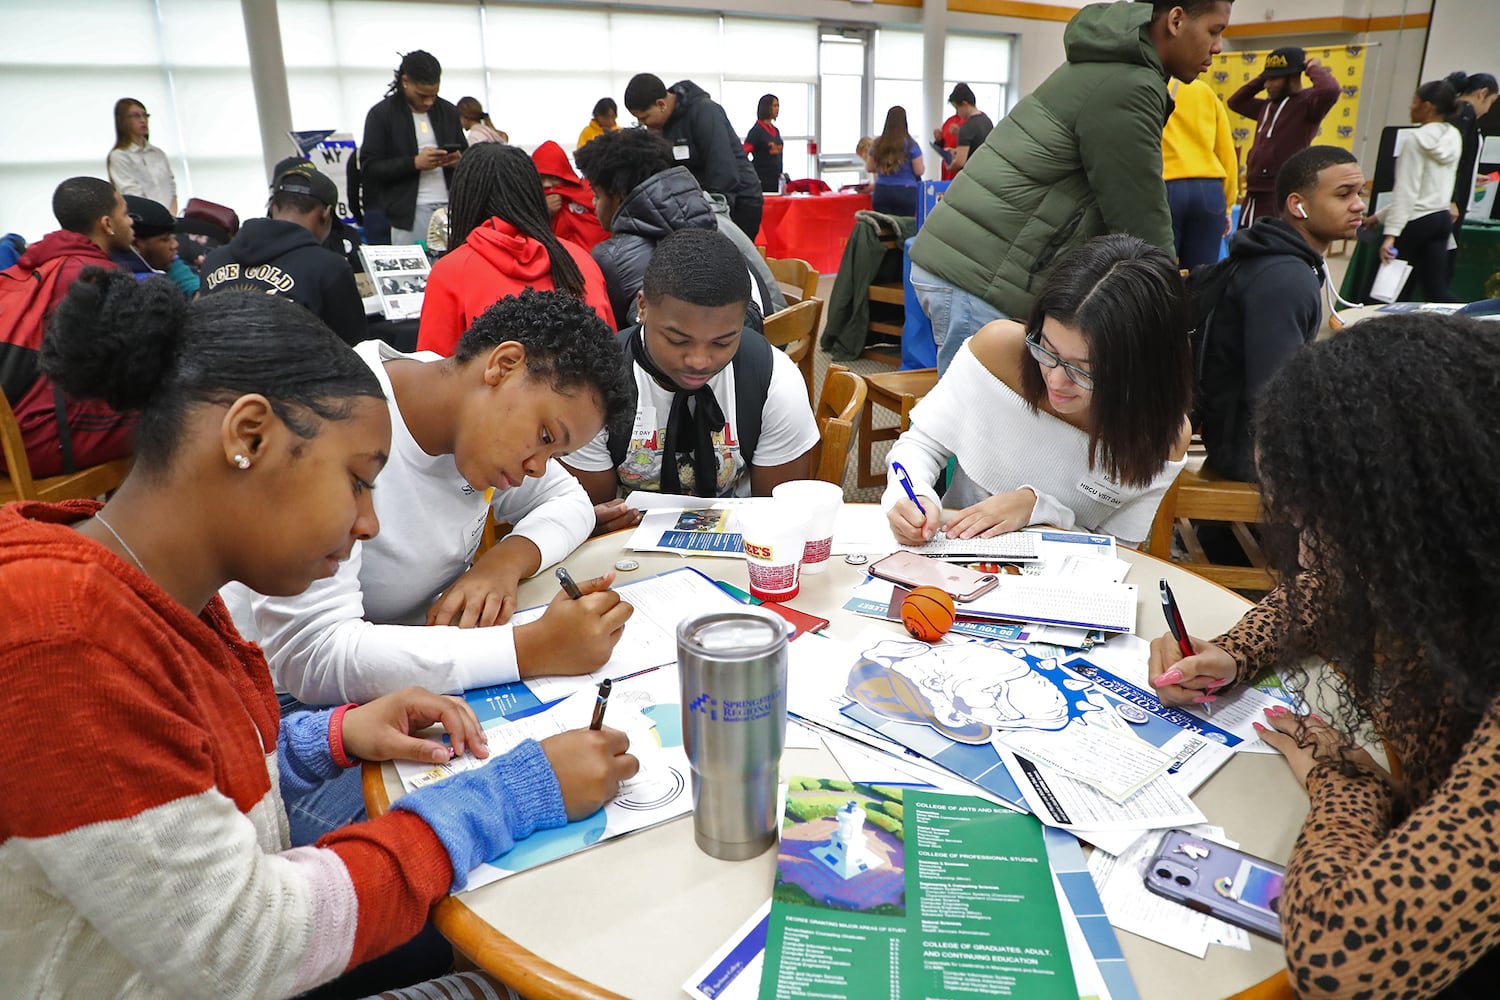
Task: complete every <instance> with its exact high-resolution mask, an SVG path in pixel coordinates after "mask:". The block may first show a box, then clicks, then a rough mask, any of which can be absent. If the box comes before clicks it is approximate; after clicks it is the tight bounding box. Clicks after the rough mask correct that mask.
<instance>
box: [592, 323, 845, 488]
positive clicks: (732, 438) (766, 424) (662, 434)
mask: <svg viewBox="0 0 1500 1000" xmlns="http://www.w3.org/2000/svg"><path fill="white" fill-rule="evenodd" d="M771 353H772V355H773V357H772V359H771V384H770V385H769V386H768V387H767V389H766V404H765V407H764V408H763V409H762V411H761V418H760V439H759V440H758V441H757V442H756V445H755V464H756V465H758V466H761V467H767V466H775V465H781V464H783V463H786V462H790V461H791V460H792V459H794V458H797V457H798V456H800V455H802V454H803V453H804V452H806V451H807V450H808V449H809V448H811V447H812V446H813V444H814V443H816V442H817V440H818V425H817V423H816V421H814V420H813V414H812V408H811V407H810V406H808V405H807V384H806V383H805V382H803V381H802V375H801V373H800V372H798V371H797V366H796V365H794V364H793V363H792V362H791V359H789V358H788V357H787V356H786V355H785V354H784V353H782V352H781V351H772V352H771ZM633 372H634V375H635V388H636V395H637V402H636V407H635V420H634V422H633V424H632V426H631V429H630V445H629V447H627V448H626V450H625V458H624V460H623V461H622V462H621V463H620V465H619V467H618V469H617V471H618V473H619V476H620V482H621V483H622V484H623V485H624V486H625V487H626V488H627V490H631V491H633V490H645V491H647V492H648V493H660V492H661V463H662V449H663V447H664V446H665V444H666V440H667V417H668V416H670V415H671V413H672V397H673V393H670V392H668V391H667V390H665V389H663V388H662V387H661V386H659V385H657V384H656V380H655V379H653V378H652V377H651V376H650V375H648V374H646V372H645V371H644V370H643V369H642V368H641V367H640V366H639V365H636V366H634V368H633ZM708 385H709V388H711V389H712V390H713V394H714V398H715V399H716V400H718V401H719V409H721V410H722V411H723V412H724V427H723V428H722V429H721V430H717V431H715V432H714V434H713V440H714V450H715V452H716V455H715V458H716V464H717V466H718V470H719V476H718V482H717V483H716V484H715V486H714V490H713V495H714V496H716V497H747V496H749V495H750V477H749V476H748V475H747V474H746V462H745V459H744V456H742V455H741V454H740V437H739V433H738V431H737V429H736V428H735V419H736V409H735V394H734V389H735V386H734V366H733V365H729V366H726V367H725V368H724V370H723V371H721V372H719V374H717V375H715V376H714V377H713V378H712V379H710V380H709V382H708ZM679 434H680V436H681V443H682V444H684V445H691V444H692V443H693V442H694V441H695V440H696V437H695V434H694V426H693V424H691V423H688V424H686V425H685V426H684V427H683V428H682V429H681V430H680V431H679ZM563 461H564V462H565V463H566V464H568V465H570V466H572V467H573V468H575V469H578V470H580V471H582V472H607V471H608V470H609V469H611V468H613V467H614V465H613V463H612V462H611V461H610V458H609V434H608V432H607V431H600V432H599V435H598V436H597V437H595V438H594V440H592V441H590V442H589V443H588V444H586V445H584V446H583V447H582V448H579V449H578V450H577V451H575V452H573V453H572V454H571V455H569V456H568V457H567V458H566V459H564V460H563ZM678 475H679V478H680V480H681V482H682V491H683V492H684V493H693V492H694V483H695V481H696V477H695V476H694V472H693V462H692V458H691V457H690V456H688V455H680V456H678Z"/></svg>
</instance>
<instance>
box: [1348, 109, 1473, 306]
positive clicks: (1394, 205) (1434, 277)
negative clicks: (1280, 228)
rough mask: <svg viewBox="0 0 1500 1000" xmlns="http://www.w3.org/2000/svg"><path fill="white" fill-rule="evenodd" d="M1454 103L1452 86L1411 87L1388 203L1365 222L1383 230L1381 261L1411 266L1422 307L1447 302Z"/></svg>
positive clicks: (1459, 140) (1458, 141)
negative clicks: (1409, 123) (1450, 119)
mask: <svg viewBox="0 0 1500 1000" xmlns="http://www.w3.org/2000/svg"><path fill="white" fill-rule="evenodd" d="M1457 100H1458V98H1457V95H1456V94H1455V93H1454V92H1453V85H1452V84H1450V83H1448V82H1447V81H1446V80H1433V81H1431V82H1430V83H1424V84H1422V86H1420V87H1418V88H1417V92H1416V95H1415V96H1413V97H1412V99H1411V120H1412V122H1413V123H1414V124H1416V125H1417V126H1419V127H1418V128H1416V129H1414V130H1412V131H1410V132H1408V133H1406V135H1405V145H1404V146H1402V147H1401V155H1400V156H1398V157H1396V187H1395V190H1393V191H1392V192H1391V203H1390V204H1389V205H1387V206H1386V207H1385V208H1384V209H1382V210H1381V211H1380V212H1379V213H1378V214H1377V215H1375V216H1372V217H1371V218H1378V219H1379V220H1380V221H1381V222H1382V223H1383V224H1384V225H1385V239H1384V241H1383V242H1382V243H1381V244H1380V251H1381V260H1382V261H1386V260H1390V259H1393V258H1395V257H1400V258H1401V259H1402V260H1404V261H1406V262H1407V263H1409V264H1410V265H1411V266H1412V277H1413V278H1414V279H1415V280H1416V282H1417V284H1418V285H1419V286H1420V287H1421V289H1422V296H1423V298H1424V299H1425V300H1426V301H1428V302H1452V301H1453V293H1452V292H1450V291H1449V290H1448V239H1449V237H1451V236H1452V235H1453V218H1454V215H1455V214H1456V213H1457V209H1456V207H1454V206H1453V182H1454V178H1455V176H1456V174H1457V171H1458V158H1459V154H1460V153H1462V152H1463V137H1462V136H1460V135H1459V132H1458V129H1456V128H1454V127H1453V126H1452V125H1449V124H1448V123H1447V122H1446V121H1445V120H1444V119H1446V118H1447V117H1448V116H1450V115H1452V114H1453V111H1454V108H1455V106H1456V102H1457Z"/></svg>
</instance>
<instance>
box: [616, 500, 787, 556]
mask: <svg viewBox="0 0 1500 1000" xmlns="http://www.w3.org/2000/svg"><path fill="white" fill-rule="evenodd" d="M639 492H640V491H639V490H638V491H636V493H632V494H631V497H632V498H633V497H635V496H636V495H637V493H639ZM626 502H627V503H629V501H628V500H627V501H626ZM640 502H642V503H645V502H646V501H644V500H643V501H640ZM752 502H755V501H754V500H740V501H734V500H712V499H706V498H704V499H699V500H698V501H697V503H695V504H692V505H690V506H688V507H681V506H677V505H676V504H675V503H674V505H673V506H670V507H656V506H655V505H654V504H653V505H652V506H651V507H649V508H647V509H645V510H644V512H643V513H642V515H641V523H640V524H638V525H637V526H636V529H635V531H633V532H631V534H630V537H629V538H628V539H626V541H625V548H627V549H632V550H634V551H636V552H675V553H677V554H678V555H683V556H688V555H693V556H725V557H728V558H731V559H743V558H745V552H744V548H743V546H742V544H741V539H740V529H739V527H738V525H737V524H736V520H735V516H734V512H735V509H736V508H737V507H743V506H744V505H745V504H746V503H752ZM761 502H764V501H761Z"/></svg>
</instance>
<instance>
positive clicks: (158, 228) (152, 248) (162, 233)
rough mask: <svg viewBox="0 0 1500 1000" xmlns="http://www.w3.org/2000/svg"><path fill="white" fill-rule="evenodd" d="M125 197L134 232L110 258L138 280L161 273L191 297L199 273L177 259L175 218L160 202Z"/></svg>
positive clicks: (196, 287)
mask: <svg viewBox="0 0 1500 1000" xmlns="http://www.w3.org/2000/svg"><path fill="white" fill-rule="evenodd" d="M124 197H125V211H126V213H127V214H129V216H130V223H131V229H132V231H133V232H134V234H135V235H134V236H133V237H132V239H131V241H130V246H129V247H126V248H122V249H119V250H115V251H113V252H111V253H110V255H109V256H110V259H111V260H113V261H114V262H115V263H116V264H117V265H119V267H120V270H122V271H129V272H131V273H132V274H134V275H135V276H136V280H138V281H145V280H146V279H147V278H149V277H150V276H151V275H153V274H164V275H166V276H167V277H168V278H170V279H172V281H173V283H175V284H176V285H177V287H178V288H180V289H182V294H184V295H186V296H187V297H188V298H192V297H193V296H194V295H195V294H197V292H198V276H197V275H196V274H194V273H193V272H192V269H191V268H189V267H188V266H187V265H186V264H184V263H183V262H182V261H180V260H178V259H177V232H176V230H177V220H176V219H174V218H173V217H172V213H171V212H169V211H167V208H166V206H165V205H163V204H162V203H161V202H158V201H152V200H151V199H150V198H143V197H141V196H140V195H138V194H127V195H125V196H124Z"/></svg>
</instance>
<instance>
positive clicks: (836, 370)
mask: <svg viewBox="0 0 1500 1000" xmlns="http://www.w3.org/2000/svg"><path fill="white" fill-rule="evenodd" d="M868 391H869V390H868V388H867V387H866V386H865V380H864V379H862V378H860V377H859V376H858V375H856V374H855V373H854V372H852V371H850V370H849V369H848V368H845V367H844V366H843V365H839V364H831V365H829V366H828V374H827V375H824V376H823V393H822V395H821V396H819V397H818V405H817V408H816V409H814V410H813V416H814V417H815V418H816V419H817V421H818V444H817V446H816V447H815V448H814V449H813V463H812V469H813V478H814V479H821V480H823V482H825V483H833V484H834V485H836V486H843V485H844V469H845V467H846V466H847V465H848V464H849V451H850V449H851V448H852V447H853V445H854V417H855V415H856V414H858V413H859V412H860V411H862V410H863V409H864V408H865V396H866V393H867V392H868Z"/></svg>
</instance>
